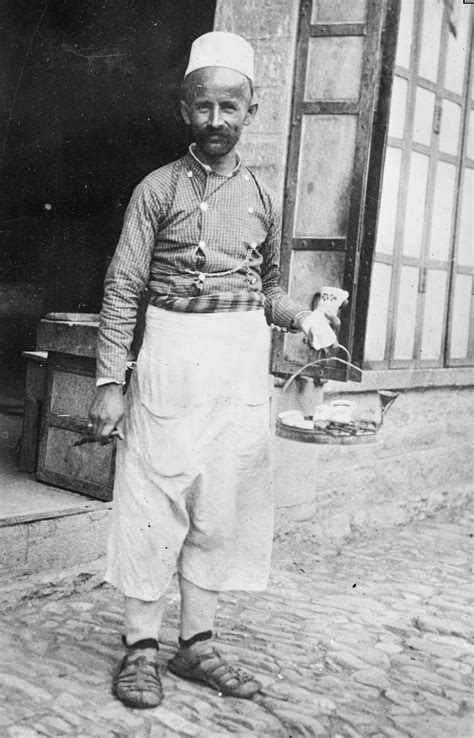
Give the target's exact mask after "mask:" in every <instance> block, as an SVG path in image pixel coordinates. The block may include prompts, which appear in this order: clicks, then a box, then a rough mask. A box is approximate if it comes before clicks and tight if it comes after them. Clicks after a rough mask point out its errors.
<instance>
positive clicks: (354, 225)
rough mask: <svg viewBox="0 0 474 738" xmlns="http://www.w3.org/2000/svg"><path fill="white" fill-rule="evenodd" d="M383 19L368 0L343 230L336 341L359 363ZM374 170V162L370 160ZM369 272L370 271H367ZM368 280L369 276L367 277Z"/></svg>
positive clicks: (376, 5) (378, 8) (377, 5)
mask: <svg viewBox="0 0 474 738" xmlns="http://www.w3.org/2000/svg"><path fill="white" fill-rule="evenodd" d="M383 20H384V14H383V6H382V4H381V3H380V2H379V1H378V0H370V2H369V5H368V24H367V38H366V46H365V49H364V64H363V72H362V83H361V95H360V101H359V102H360V115H359V125H358V132H357V143H356V154H355V159H354V170H353V177H352V183H351V192H352V199H351V207H350V212H349V223H348V230H347V261H346V272H345V276H344V285H343V287H344V289H346V290H348V292H349V294H350V296H351V297H350V301H349V308H348V319H347V318H346V320H345V321H344V323H343V326H342V328H341V335H340V342H341V343H342V344H343V345H344V346H346V347H347V348H348V349H349V352H350V353H351V355H352V358H353V361H354V362H355V363H357V364H360V363H361V362H362V359H363V356H362V354H360V353H359V354H358V355H356V354H355V353H354V346H353V344H354V338H355V333H356V323H357V324H358V326H357V330H358V331H361V330H363V332H364V335H365V329H366V320H367V313H365V315H362V316H359V315H358V314H357V312H356V309H357V305H358V296H357V295H358V282H359V279H360V273H361V271H363V270H366V269H368V263H367V261H365V262H362V263H361V260H360V251H361V248H362V243H363V240H364V238H365V234H364V207H365V204H366V194H367V186H368V180H369V176H368V172H369V155H370V151H371V138H372V132H373V123H374V112H375V105H376V101H377V99H376V93H378V91H379V90H378V89H377V88H378V86H379V80H378V77H379V74H378V72H379V69H378V60H379V58H380V54H381V53H383V52H381V42H382V22H383ZM374 169H375V163H374ZM381 175H382V163H381V162H379V177H380V178H381ZM369 271H370V270H369ZM369 279H370V277H369ZM351 379H353V380H355V381H360V374H359V373H358V372H357V373H355V375H354V377H351Z"/></svg>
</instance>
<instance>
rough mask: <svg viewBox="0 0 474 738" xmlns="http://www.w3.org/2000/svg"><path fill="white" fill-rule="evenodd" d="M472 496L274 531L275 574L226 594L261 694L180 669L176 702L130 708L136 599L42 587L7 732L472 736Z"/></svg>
mask: <svg viewBox="0 0 474 738" xmlns="http://www.w3.org/2000/svg"><path fill="white" fill-rule="evenodd" d="M473 532H474V528H473V518H472V515H469V514H468V512H467V511H466V510H464V511H461V512H459V511H458V512H457V513H456V515H455V516H453V515H451V516H450V515H448V514H447V513H444V514H443V515H441V516H438V517H436V518H432V519H427V520H424V521H420V522H417V523H411V524H409V525H407V526H405V527H398V528H393V529H391V530H386V531H379V532H378V533H376V534H375V535H374V536H371V537H370V538H360V539H359V540H354V541H352V542H350V543H347V544H341V545H339V546H333V547H331V548H329V547H327V546H326V547H325V548H324V549H323V548H321V546H320V545H319V544H318V541H317V538H316V535H315V533H314V531H312V530H311V526H307V525H302V526H301V527H300V528H298V529H295V530H294V531H292V532H291V533H289V534H286V535H281V536H279V537H278V538H277V540H276V543H275V552H274V561H273V570H272V577H271V583H270V586H269V588H268V590H267V591H266V592H264V593H257V594H239V593H229V594H226V595H225V596H223V597H222V600H221V605H220V609H219V615H218V621H217V633H218V639H219V642H220V647H221V649H222V651H223V652H224V653H226V654H228V655H229V656H231V657H235V658H236V659H238V660H239V661H240V663H241V664H242V666H243V667H244V668H246V669H248V670H251V671H253V672H254V673H255V674H256V675H257V676H258V678H259V679H260V680H261V681H262V683H263V686H264V689H263V692H262V693H261V694H259V695H257V696H256V697H255V698H254V699H253V700H252V701H245V700H237V699H233V698H227V697H221V696H219V695H218V694H217V693H216V692H213V691H212V690H210V689H208V688H207V687H205V686H200V685H197V684H193V683H190V682H185V681H182V680H179V679H177V678H176V677H174V676H173V675H171V674H169V673H167V672H166V661H167V659H168V658H169V657H170V656H171V654H172V653H173V651H174V649H175V647H176V640H177V627H178V605H179V602H178V595H177V590H176V587H173V588H172V589H171V590H170V593H169V606H168V610H167V614H166V619H165V624H164V629H163V633H162V646H161V662H162V666H163V685H164V690H165V700H164V702H163V703H162V705H160V706H159V707H158V708H156V709H153V710H149V711H138V710H130V709H127V708H125V707H124V706H123V705H121V704H120V703H119V702H117V701H116V700H115V699H114V698H113V697H112V695H111V692H110V679H111V674H112V672H113V670H114V669H115V667H116V665H117V663H118V661H119V660H120V658H121V656H122V647H121V644H120V635H121V628H122V624H123V617H122V609H121V599H120V597H119V595H118V594H117V593H116V592H115V591H113V590H112V589H111V588H110V587H108V586H106V585H102V586H99V587H96V588H94V589H92V590H91V591H89V592H85V593H84V592H79V593H77V592H76V593H73V594H71V595H70V596H63V597H61V598H58V599H55V598H53V597H46V598H38V599H32V600H30V601H29V602H27V603H24V604H22V605H20V606H18V607H16V608H15V609H12V610H9V611H8V612H6V613H5V614H4V616H3V617H2V620H1V625H0V636H1V648H0V661H1V666H0V690H1V692H2V693H3V699H2V700H1V702H0V736H2V737H5V738H35V737H36V736H55V737H56V736H76V737H80V738H92V737H93V736H98V737H100V738H107V737H109V736H110V737H112V736H114V737H115V738H122V737H124V738H125V737H127V738H128V737H129V736H130V737H131V738H145V737H147V738H175V737H180V738H181V737H185V736H190V737H192V736H194V737H197V738H214V736H231V735H232V736H258V737H259V738H260V737H266V736H274V737H275V738H305V737H306V736H308V737H309V736H322V737H326V738H359V737H365V736H372V737H374V738H406V737H408V738H472V737H473V735H474V727H473V726H474V722H473V711H474V691H473V689H472V687H473V684H472V669H473V666H474V641H473V633H474V619H473V613H474V607H473V590H472V570H471V568H470V558H471V552H472V541H473Z"/></svg>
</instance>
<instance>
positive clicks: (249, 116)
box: [244, 103, 258, 126]
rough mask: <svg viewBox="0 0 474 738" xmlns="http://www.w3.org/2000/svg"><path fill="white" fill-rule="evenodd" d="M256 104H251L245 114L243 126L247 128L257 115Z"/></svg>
mask: <svg viewBox="0 0 474 738" xmlns="http://www.w3.org/2000/svg"><path fill="white" fill-rule="evenodd" d="M257 110H258V103H252V104H251V105H250V106H249V109H248V110H247V114H246V116H245V119H244V126H249V125H250V124H251V122H252V121H253V119H254V118H255V116H256V115H257Z"/></svg>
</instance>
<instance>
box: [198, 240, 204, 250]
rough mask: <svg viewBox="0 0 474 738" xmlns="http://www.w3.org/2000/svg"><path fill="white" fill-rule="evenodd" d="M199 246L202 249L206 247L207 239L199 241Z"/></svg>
mask: <svg viewBox="0 0 474 738" xmlns="http://www.w3.org/2000/svg"><path fill="white" fill-rule="evenodd" d="M198 246H199V248H200V249H204V248H206V242H205V241H199V243H198Z"/></svg>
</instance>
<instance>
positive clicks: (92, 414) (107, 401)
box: [89, 383, 125, 443]
mask: <svg viewBox="0 0 474 738" xmlns="http://www.w3.org/2000/svg"><path fill="white" fill-rule="evenodd" d="M124 412H125V402H124V399H123V388H122V385H121V384H115V383H110V384H103V385H101V386H100V387H97V389H96V393H95V397H94V399H93V401H92V405H91V409H90V411H89V420H90V422H91V423H92V429H91V430H92V433H93V435H94V436H95V437H96V438H97V439H98V440H99V441H102V442H103V443H106V442H107V441H108V439H109V438H110V434H111V433H112V431H114V430H116V431H117V436H118V437H119V438H121V439H122V440H123V431H122V428H121V421H122V418H123V415H124Z"/></svg>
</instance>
